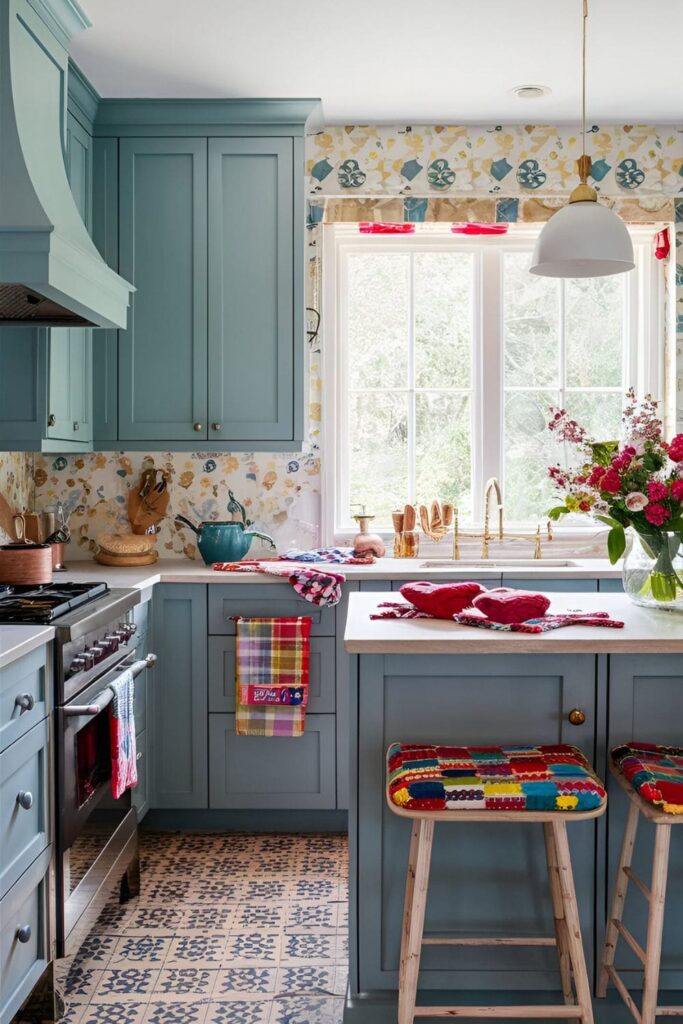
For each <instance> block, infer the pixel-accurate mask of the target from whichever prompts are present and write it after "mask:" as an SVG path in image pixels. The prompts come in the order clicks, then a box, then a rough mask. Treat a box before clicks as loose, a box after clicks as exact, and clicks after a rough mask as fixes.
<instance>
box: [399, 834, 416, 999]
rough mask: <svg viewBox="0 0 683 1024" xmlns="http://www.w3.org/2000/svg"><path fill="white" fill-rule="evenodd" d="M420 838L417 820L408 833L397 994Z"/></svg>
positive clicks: (401, 978)
mask: <svg viewBox="0 0 683 1024" xmlns="http://www.w3.org/2000/svg"><path fill="white" fill-rule="evenodd" d="M419 837H420V822H419V820H418V819H417V818H415V819H414V821H413V827H412V831H411V833H410V852H409V853H408V873H407V874H406V894H405V899H404V901H403V930H402V932H401V955H400V960H399V968H398V988H399V992H400V991H401V989H402V988H403V985H404V982H405V965H406V949H407V944H408V936H409V934H410V914H411V909H412V906H413V893H414V891H415V870H416V867H417V848H418V843H419Z"/></svg>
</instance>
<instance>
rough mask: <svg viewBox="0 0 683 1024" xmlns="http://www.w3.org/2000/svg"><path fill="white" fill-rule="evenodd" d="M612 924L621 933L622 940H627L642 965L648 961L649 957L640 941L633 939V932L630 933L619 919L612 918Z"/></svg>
mask: <svg viewBox="0 0 683 1024" xmlns="http://www.w3.org/2000/svg"><path fill="white" fill-rule="evenodd" d="M612 924H613V925H614V927H615V928H616V930H617V931H618V932H619V934H620V935H621V937H622V939H626V941H627V942H628V944H629V946H630V947H631V949H632V950H633V952H634V953H635V954H636V956H637V957H638V959H639V960H640V962H641V964H644V963H645V962H646V961H647V956H646V954H645V950H644V949H643V947H642V946H641V945H640V943H639V942H638V940H637V939H635V938H634V937H633V934H632V932H630V931H629V930H628V928H627V927H626V925H625V924H622V923H621V921H620V920H619V918H618V917H613V918H612Z"/></svg>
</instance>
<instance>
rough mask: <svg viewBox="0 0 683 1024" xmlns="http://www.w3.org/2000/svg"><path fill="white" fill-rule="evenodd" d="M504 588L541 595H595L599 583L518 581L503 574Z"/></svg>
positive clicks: (581, 580) (594, 581)
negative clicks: (537, 592) (534, 592)
mask: <svg viewBox="0 0 683 1024" xmlns="http://www.w3.org/2000/svg"><path fill="white" fill-rule="evenodd" d="M503 586H504V587H510V588H512V589H513V590H533V591H539V592H540V593H541V594H546V593H547V594H554V593H569V594H575V593H576V594H579V593H582V594H589V593H590V594H593V593H595V592H596V591H597V589H598V581H597V580H587V579H585V577H584V578H583V579H574V580H546V579H516V578H515V577H513V576H507V575H506V574H505V573H503ZM550 610H551V611H552V608H551V609H550Z"/></svg>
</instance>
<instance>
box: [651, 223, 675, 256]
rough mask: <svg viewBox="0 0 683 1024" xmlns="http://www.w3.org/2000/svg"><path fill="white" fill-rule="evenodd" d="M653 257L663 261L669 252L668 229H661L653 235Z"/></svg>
mask: <svg viewBox="0 0 683 1024" xmlns="http://www.w3.org/2000/svg"><path fill="white" fill-rule="evenodd" d="M654 241H655V256H656V257H657V259H658V260H665V259H666V257H667V256H668V255H669V253H670V252H671V242H670V241H669V229H668V228H662V230H661V231H658V232H657V234H656V235H655V239H654Z"/></svg>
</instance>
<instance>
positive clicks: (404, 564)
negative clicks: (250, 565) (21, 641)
mask: <svg viewBox="0 0 683 1024" xmlns="http://www.w3.org/2000/svg"><path fill="white" fill-rule="evenodd" d="M427 560H428V559H427V558H379V559H377V561H376V562H374V563H373V564H372V565H328V564H325V563H323V562H317V563H314V562H311V563H307V564H308V566H309V567H310V568H312V569H314V568H320V569H331V570H332V571H335V572H341V573H343V575H344V576H345V577H346V579H347V580H368V581H369V580H424V579H427V580H438V579H450V580H454V579H464V580H466V579H473V578H474V579H481V580H486V579H492V580H497V579H499V578H500V576H501V574H502V573H504V574H505V575H506V576H508V577H515V578H516V579H533V580H538V582H539V586H541V584H542V581H543V580H544V579H585V578H586V577H591V578H595V577H601V578H606V579H608V578H613V579H619V578H620V577H621V568H620V567H619V566H616V567H615V566H613V565H610V564H609V562H608V561H607V559H603V558H583V559H575V560H572V561H574V564H573V565H571V566H549V565H544V564H543V561H542V560H541V561H539V562H538V565H537V566H536V565H534V566H515V565H510V566H500V565H498V566H495V567H491V568H488V567H487V568H481V567H479V566H476V565H470V566H467V565H464V566H459V567H458V568H454V567H453V566H452V565H448V566H445V567H444V568H440V567H439V568H429V569H425V568H422V563H423V562H425V561H427ZM66 561H67V564H68V566H69V571H68V572H65V573H59V574H57V575H55V582H57V583H58V582H59V581H60V580H73V581H75V582H83V581H90V580H92V581H98V580H103V581H105V582H107V583H108V584H109V585H110V586H112V587H135V588H137V589H138V590H145V589H146V588H147V587H152V586H154V585H155V584H156V583H281V582H282V580H278V578H277V577H275V576H264V575H261V574H260V573H247V572H245V573H239V572H216V571H214V570H213V569H212V568H211V566H208V565H204V563H203V562H200V561H192V560H190V559H189V558H178V559H176V558H168V559H166V558H164V559H160V560H159V561H158V562H156V563H155V564H154V565H146V566H140V567H139V568H130V569H119V568H116V567H114V568H111V567H109V566H106V565H99V564H98V563H97V562H95V561H90V560H88V561H86V560H69V558H68V553H67V559H66ZM278 564H280V565H284V564H285V563H284V562H281V563H278Z"/></svg>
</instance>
